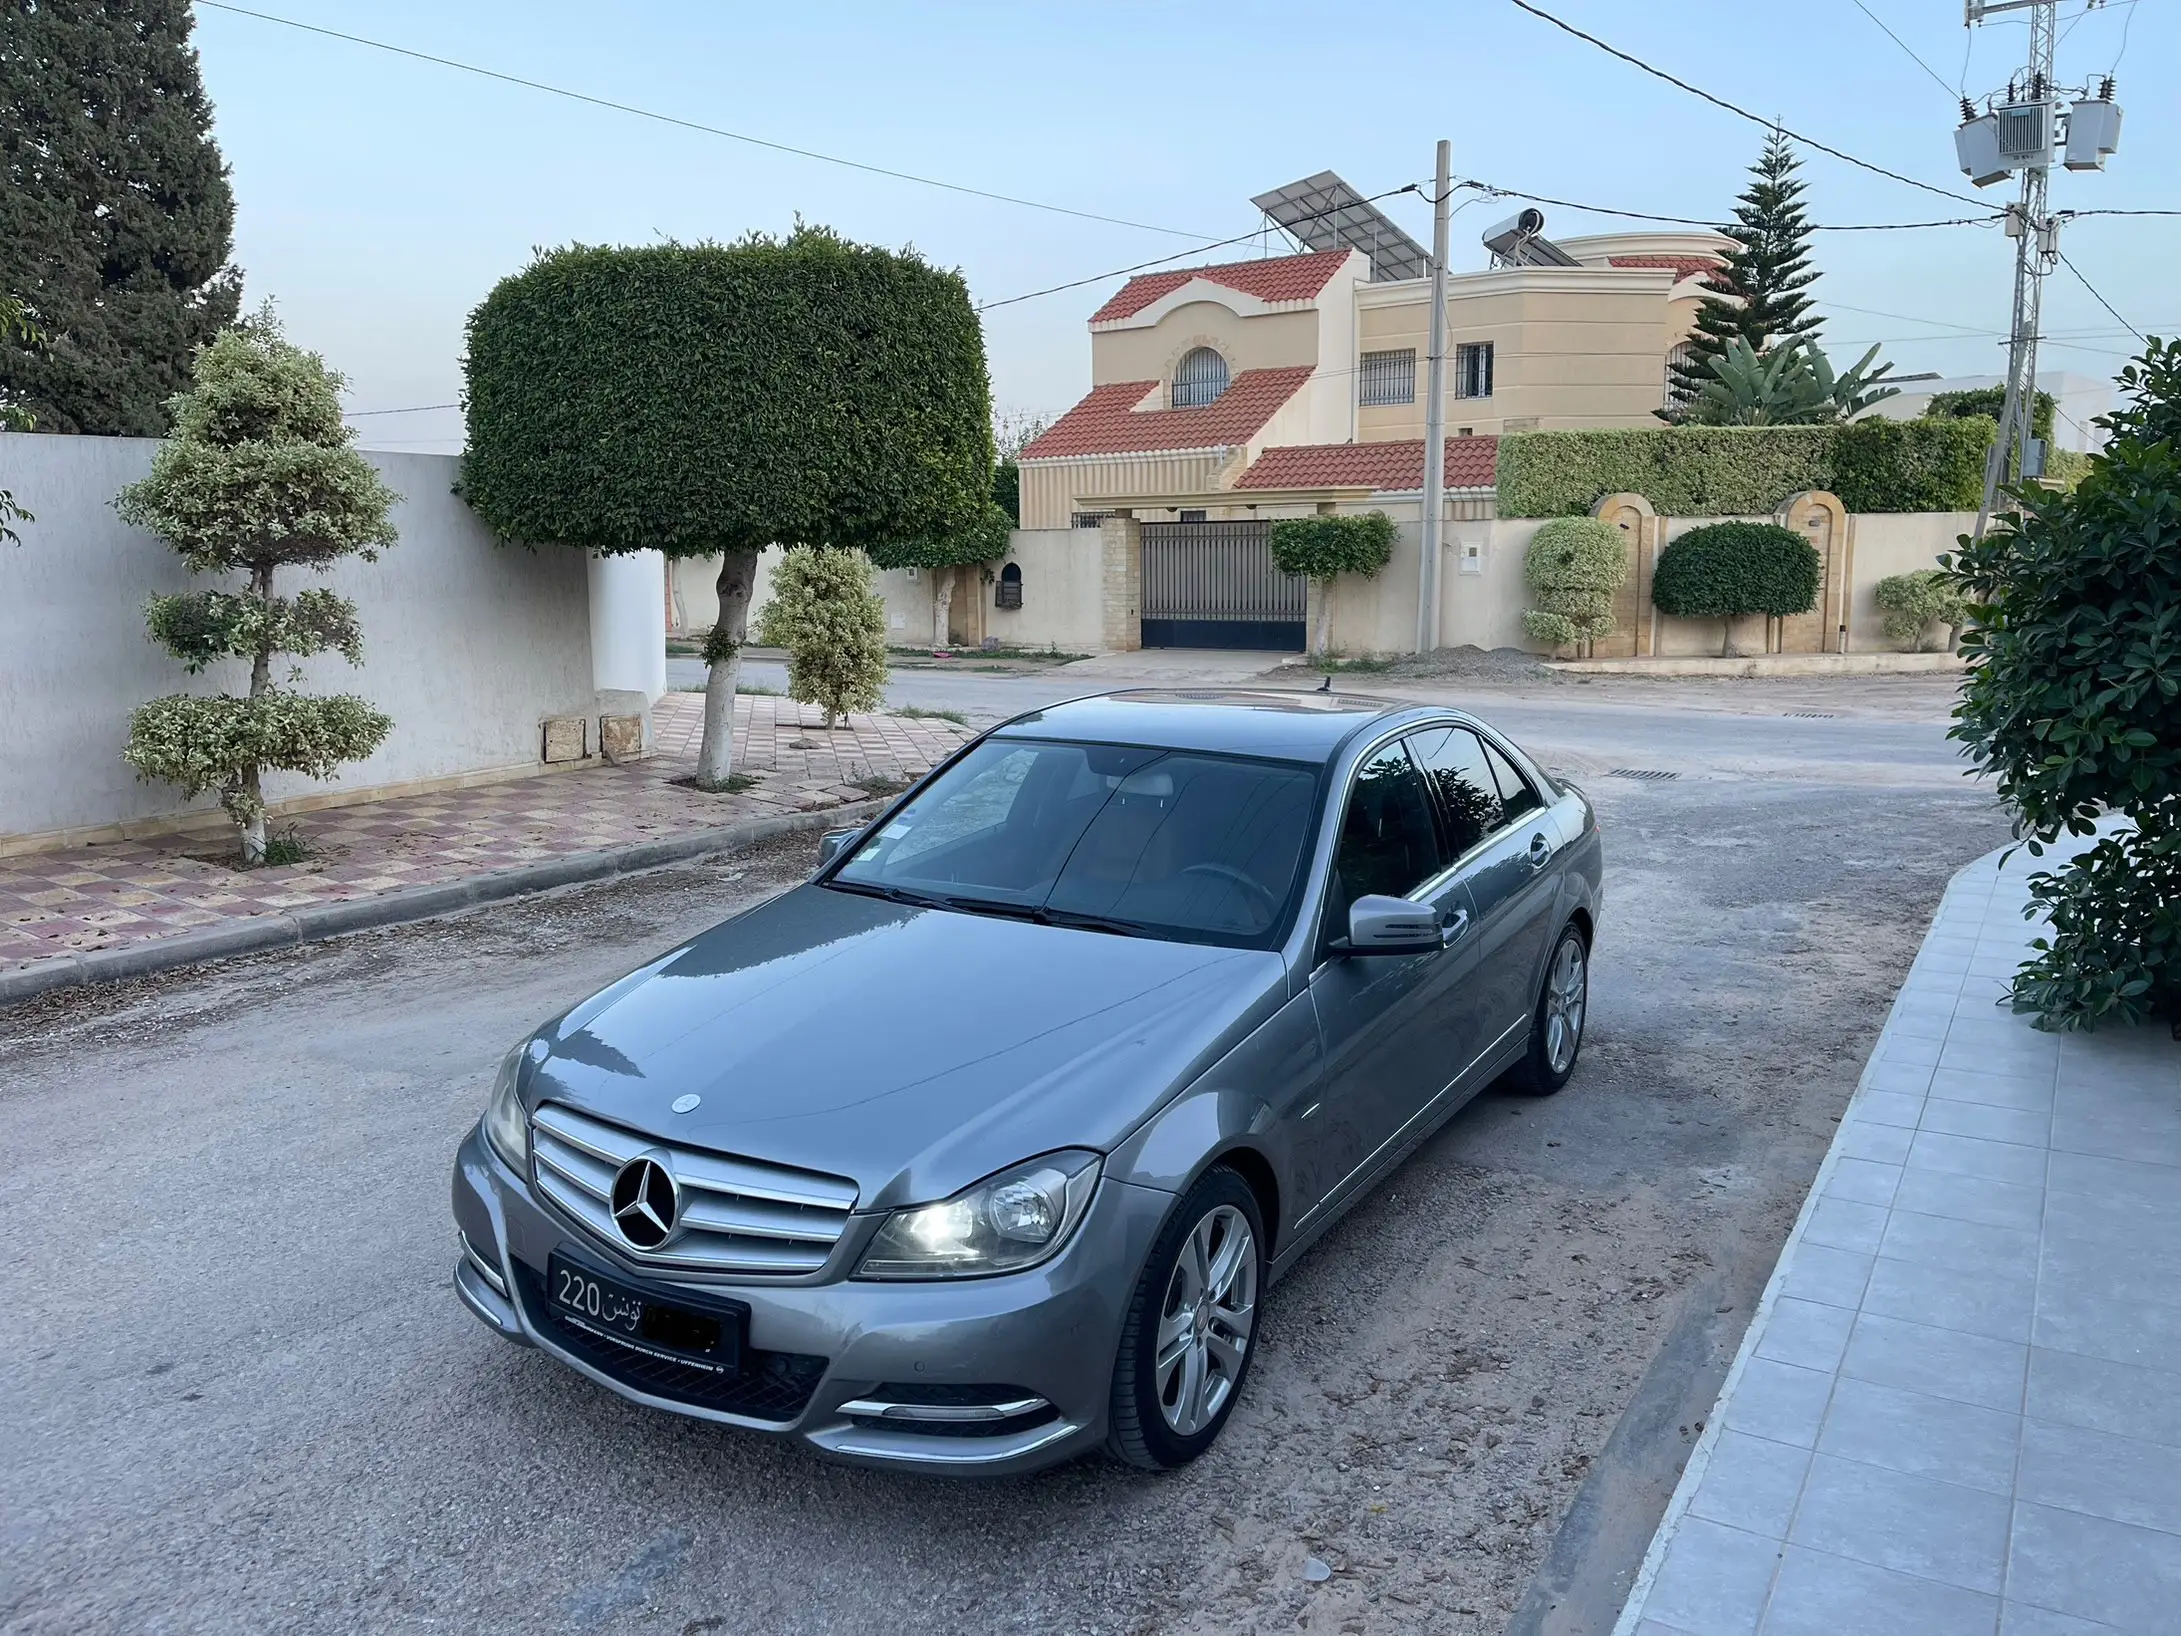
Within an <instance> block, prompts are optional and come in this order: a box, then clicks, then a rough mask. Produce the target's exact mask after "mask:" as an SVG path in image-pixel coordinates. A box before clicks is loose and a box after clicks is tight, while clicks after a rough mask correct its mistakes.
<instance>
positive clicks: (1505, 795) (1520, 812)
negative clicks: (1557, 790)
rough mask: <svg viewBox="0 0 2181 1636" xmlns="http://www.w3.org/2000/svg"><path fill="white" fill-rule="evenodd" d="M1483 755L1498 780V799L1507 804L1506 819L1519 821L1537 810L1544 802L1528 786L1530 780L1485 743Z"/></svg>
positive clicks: (1511, 821) (1512, 821) (1510, 821)
mask: <svg viewBox="0 0 2181 1636" xmlns="http://www.w3.org/2000/svg"><path fill="white" fill-rule="evenodd" d="M1484 753H1485V755H1486V756H1487V757H1488V758H1489V759H1490V761H1491V763H1492V773H1493V776H1494V777H1496V778H1497V779H1498V780H1499V794H1500V799H1501V800H1502V801H1504V802H1505V803H1506V804H1507V821H1508V822H1509V823H1510V824H1512V823H1516V822H1519V821H1520V820H1521V819H1522V818H1524V817H1525V816H1527V815H1528V814H1530V813H1533V812H1535V811H1537V810H1538V809H1539V808H1540V807H1542V806H1543V805H1544V804H1545V802H1544V800H1543V798H1542V797H1540V796H1539V795H1538V793H1537V791H1535V790H1533V789H1531V788H1530V781H1529V780H1528V779H1526V778H1524V777H1523V776H1522V775H1521V774H1520V773H1518V772H1516V771H1515V764H1514V763H1513V762H1511V761H1509V760H1508V759H1507V758H1506V757H1505V756H1503V755H1501V754H1500V753H1499V751H1498V750H1496V749H1494V748H1493V747H1492V746H1491V745H1489V744H1487V745H1486V746H1485V747H1484Z"/></svg>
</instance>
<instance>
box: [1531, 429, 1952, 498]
mask: <svg viewBox="0 0 2181 1636" xmlns="http://www.w3.org/2000/svg"><path fill="white" fill-rule="evenodd" d="M1872 428H1877V429H1875V430H1873V429H1872ZM1885 428H1897V430H1886V429H1885ZM1991 439H1992V433H1991V429H1990V428H1989V427H1986V428H1984V429H1983V430H1982V431H1981V433H1980V432H1979V431H1978V430H1977V429H1976V423H1975V422H1974V421H1968V422H1962V421H1947V420H1908V421H1887V420H1878V419H1875V418H1874V419H1870V420H1859V421H1854V422H1852V423H1850V424H1849V425H1846V426H1656V427H1627V428H1618V429H1610V430H1603V431H1584V432H1517V433H1515V434H1513V435H1512V436H1509V437H1503V438H1501V439H1500V440H1499V477H1498V488H1499V514H1500V515H1501V516H1502V517H1581V516H1586V515H1588V514H1589V512H1590V509H1591V507H1593V506H1595V505H1596V504H1597V503H1598V501H1599V500H1600V499H1602V498H1603V497H1604V496H1606V495H1608V494H1621V493H1629V494H1640V495H1642V496H1643V497H1644V498H1645V499H1646V500H1649V501H1650V502H1651V504H1652V505H1653V506H1654V507H1656V508H1657V509H1658V511H1659V512H1661V513H1662V514H1663V515H1665V516H1669V517H1719V516H1734V515H1748V514H1751V513H1756V514H1760V515H1761V514H1764V513H1767V512H1772V511H1777V510H1778V509H1779V508H1780V506H1781V505H1782V504H1783V503H1784V502H1785V501H1786V500H1787V499H1788V498H1789V497H1790V496H1792V495H1795V494H1799V493H1801V492H1802V491H1803V490H1805V489H1826V490H1829V491H1831V492H1832V493H1835V494H1838V495H1839V496H1840V498H1841V500H1842V502H1843V503H1845V504H1846V506H1847V508H1848V509H1849V510H1850V511H1974V510H1975V509H1976V508H1977V502H1978V501H1979V499H1981V498H1982V484H1983V478H1984V451H1985V449H1986V448H1987V447H1988V446H1989V445H1990V443H1991ZM1843 458H1845V469H1844V470H1843V469H1842V465H1843ZM1971 465H1973V466H1974V468H1975V472H1974V481H1967V480H1965V479H1964V477H1963V475H1962V474H1963V473H1964V472H1965V471H1966V470H1968V469H1969V467H1970V466H1971Z"/></svg>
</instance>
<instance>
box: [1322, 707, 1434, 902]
mask: <svg viewBox="0 0 2181 1636" xmlns="http://www.w3.org/2000/svg"><path fill="white" fill-rule="evenodd" d="M1438 872H1439V837H1438V834H1437V832H1436V831H1435V830H1434V829H1433V827H1432V822H1431V803H1430V799H1429V797H1427V796H1426V795H1425V793H1424V781H1423V779H1422V777H1421V776H1420V775H1419V774H1418V773H1417V771H1416V766H1415V764H1414V763H1413V762H1411V761H1410V760H1409V758H1408V752H1407V751H1405V750H1403V749H1402V748H1401V746H1399V745H1398V744H1395V745H1389V746H1387V748H1385V749H1383V750H1381V751H1379V752H1378V754H1376V755H1375V756H1373V757H1372V758H1371V759H1370V760H1369V761H1367V762H1366V763H1364V765H1363V766H1362V768H1361V769H1360V770H1359V771H1358V772H1357V773H1356V782H1355V788H1354V789H1353V791H1351V792H1350V794H1349V797H1348V812H1347V816H1346V817H1345V818H1343V819H1342V820H1341V829H1340V849H1339V850H1338V852H1336V853H1335V854H1334V858H1333V877H1334V885H1335V887H1336V894H1335V895H1336V897H1337V904H1336V907H1337V909H1338V910H1339V913H1340V914H1341V915H1342V916H1345V915H1346V914H1347V912H1348V905H1349V904H1351V903H1353V902H1354V901H1355V900H1356V899H1357V898H1360V897H1367V896H1369V895H1371V894H1373V893H1378V894H1381V895H1383V896H1386V897H1396V898H1399V897H1407V896H1408V895H1409V893H1410V892H1411V891H1413V890H1415V888H1417V887H1418V886H1421V885H1422V884H1423V883H1424V882H1425V881H1427V880H1429V879H1430V878H1431V877H1432V876H1433V875H1436V874H1437V873H1438ZM1341 933H1342V935H1345V933H1346V926H1345V924H1343V925H1342V927H1341Z"/></svg>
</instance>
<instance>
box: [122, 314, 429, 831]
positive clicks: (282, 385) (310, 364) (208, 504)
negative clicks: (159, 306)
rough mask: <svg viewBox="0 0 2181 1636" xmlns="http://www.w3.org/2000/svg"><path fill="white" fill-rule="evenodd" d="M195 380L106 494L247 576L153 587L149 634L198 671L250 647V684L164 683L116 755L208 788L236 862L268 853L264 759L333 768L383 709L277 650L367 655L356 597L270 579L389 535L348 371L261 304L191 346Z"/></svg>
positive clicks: (371, 741)
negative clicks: (298, 677) (289, 680)
mask: <svg viewBox="0 0 2181 1636" xmlns="http://www.w3.org/2000/svg"><path fill="white" fill-rule="evenodd" d="M193 374H194V384H193V385H192V386H191V388H190V390H189V391H187V392H185V393H183V394H181V395H180V396H179V397H176V398H174V399H173V400H172V402H171V404H170V406H169V407H170V408H171V409H172V411H173V414H174V435H173V436H172V437H171V438H169V439H168V440H167V441H166V442H164V443H162V444H161V445H160V446H159V452H158V453H157V454H156V455H154V456H153V457H152V463H151V471H150V473H149V475H147V476H146V477H145V478H144V479H143V480H142V481H141V482H137V483H132V484H130V485H129V487H127V488H125V489H123V490H122V491H121V494H120V495H119V496H118V497H117V498H116V499H115V501H114V509H115V510H116V511H117V512H119V513H120V514H121V518H122V520H123V521H124V522H128V523H133V524H135V525H136V526H137V527H139V528H143V529H148V530H149V531H150V532H152V533H154V534H156V535H158V536H159V537H160V538H161V539H163V540H165V541H166V542H167V544H169V545H171V546H173V547H174V549H175V550H176V551H177V552H178V553H180V555H181V558H182V560H183V562H185V563H186V564H188V566H189V568H190V570H191V571H192V572H194V573H200V574H238V573H239V574H247V575H248V576H249V578H248V583H247V585H246V586H245V588H243V589H241V590H235V591H230V590H213V591H183V592H179V593H175V594H172V595H166V596H155V597H153V598H152V599H151V601H150V604H149V605H148V607H147V608H146V610H145V614H146V621H147V623H148V625H149V626H150V631H151V637H152V640H153V641H155V642H157V643H158V644H159V645H160V646H162V647H164V648H165V649H166V650H167V651H168V652H169V653H171V654H173V655H174V657H175V658H177V659H179V660H181V662H182V665H183V668H184V669H186V670H188V671H190V672H191V673H192V674H194V673H195V672H197V671H200V670H203V669H204V668H205V667H206V666H208V665H211V664H214V663H217V662H218V661H221V660H225V659H239V660H244V661H247V662H248V664H249V666H250V691H249V693H248V695H247V696H237V695H234V694H228V693H219V694H214V695H212V696H210V697H206V696H204V695H200V694H191V693H176V694H170V695H169V696H167V697H165V698H160V699H153V700H151V701H150V702H149V703H147V704H143V705H139V706H138V707H137V709H136V712H135V715H134V716H133V717H132V718H131V720H130V724H129V745H128V748H127V749H126V750H124V751H123V752H122V755H123V757H124V759H126V760H127V761H128V763H129V764H130V765H131V766H132V767H134V768H135V769H136V772H137V776H138V777H139V778H142V779H145V780H147V781H151V780H156V781H158V782H161V783H167V784H175V785H178V786H180V788H181V790H182V793H183V794H185V795H191V796H194V795H200V794H202V793H204V792H205V791H207V790H213V791H217V792H218V794H219V798H220V805H221V806H222V807H224V808H225V809H226V811H227V815H228V817H230V818H232V819H233V820H234V821H235V827H236V830H237V832H238V838H239V840H240V842H241V852H242V862H243V863H244V864H245V865H254V864H260V863H263V862H264V861H265V858H266V837H265V796H264V788H263V778H264V774H265V773H267V772H269V771H275V770H278V771H282V772H295V773H303V774H305V775H307V776H309V777H311V778H330V777H332V776H333V773H334V770H335V769H336V768H338V767H340V766H341V765H342V764H343V763H344V762H350V761H361V760H362V759H363V758H364V757H366V756H368V755H370V754H371V752H372V751H374V750H376V749H377V748H378V747H379V746H380V744H382V743H384V742H385V739H386V735H387V734H388V733H390V732H391V731H393V727H394V724H393V722H392V721H391V720H390V719H389V718H388V717H386V716H385V715H384V714H382V713H381V712H379V711H378V710H376V709H374V708H373V707H372V706H371V705H370V704H369V703H368V702H367V701H365V700H363V699H360V698H357V697H355V696H353V695H350V694H339V695H335V696H333V697H320V696H315V695H312V694H307V693H295V692H291V691H289V690H288V689H287V688H285V687H283V686H281V685H279V684H278V683H276V682H275V681H274V679H273V657H274V655H276V654H291V655H295V656H297V657H307V656H309V655H311V654H316V653H338V654H340V655H341V656H342V657H343V658H345V659H346V660H347V661H348V662H349V663H350V664H352V665H355V664H361V663H362V662H363V634H362V631H361V630H360V629H359V628H358V625H357V621H356V607H355V604H354V603H352V602H350V601H349V600H348V599H347V598H346V597H342V596H338V595H336V594H335V593H334V592H332V591H327V590H311V591H305V592H303V593H302V594H301V595H299V596H295V597H282V596H275V595H274V594H273V574H274V572H275V570H277V569H281V568H312V569H316V570H318V571H319V572H321V573H323V572H324V571H325V570H326V569H328V568H330V567H332V566H333V564H335V563H336V562H339V561H340V560H341V559H342V558H343V557H348V556H360V557H362V558H363V559H364V561H366V562H374V561H376V560H377V559H378V554H379V552H380V551H381V550H383V549H385V548H386V547H388V546H390V545H392V544H393V543H394V540H395V533H394V525H393V523H392V521H391V520H390V516H389V514H390V512H391V511H392V509H393V505H394V500H395V498H396V496H395V494H394V492H393V490H392V489H390V488H388V487H387V486H386V484H385V482H384V481H383V480H382V479H381V478H380V476H379V474H378V472H377V471H376V470H375V469H374V468H373V467H372V465H371V463H370V462H369V461H368V460H366V459H364V457H363V456H362V455H360V454H358V453H357V452H356V451H355V449H353V448H351V447H350V444H351V443H352V442H353V441H354V439H355V435H356V434H355V432H354V431H353V430H352V429H351V428H349V427H348V426H347V425H345V424H344V423H343V421H342V419H341V389H342V387H343V386H345V385H346V384H347V383H346V381H345V380H344V379H343V377H341V376H340V375H337V374H335V373H334V372H333V371H332V370H330V369H328V368H327V367H326V364H325V360H324V359H323V358H321V357H319V356H318V354H317V353H315V352H305V351H304V350H303V349H302V348H301V347H298V346H295V345H293V344H292V343H290V342H289V341H287V340H286V339H285V338H284V337H283V336H282V335H281V332H280V326H279V325H278V324H277V323H276V322H275V321H274V319H273V316H272V312H271V309H270V308H267V309H266V310H264V311H262V312H260V313H259V314H258V315H257V316H256V317H254V318H250V319H247V320H245V321H244V322H243V323H240V324H237V325H235V326H234V327H233V328H231V329H227V330H223V331H221V332H220V334H219V335H218V336H216V337H215V338H214V339H213V340H212V341H211V342H210V344H208V345H206V346H204V347H203V348H201V349H199V351H198V353H197V361H196V365H195V368H194V371H193Z"/></svg>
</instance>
